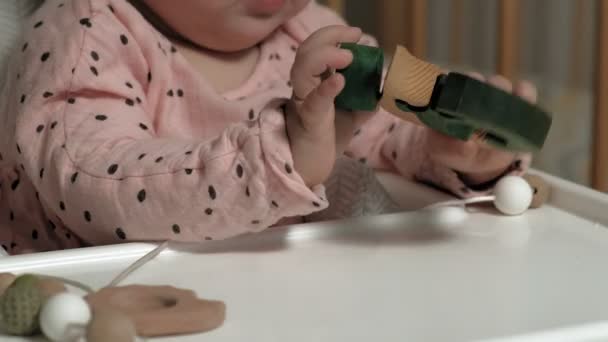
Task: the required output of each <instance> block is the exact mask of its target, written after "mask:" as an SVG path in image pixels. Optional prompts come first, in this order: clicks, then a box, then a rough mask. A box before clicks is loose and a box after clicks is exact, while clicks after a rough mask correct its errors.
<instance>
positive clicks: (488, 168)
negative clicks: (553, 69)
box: [427, 73, 537, 185]
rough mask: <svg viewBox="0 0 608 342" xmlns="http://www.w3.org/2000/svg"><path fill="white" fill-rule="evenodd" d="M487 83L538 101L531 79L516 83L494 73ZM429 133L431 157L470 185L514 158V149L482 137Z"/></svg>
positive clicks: (488, 177) (490, 176)
mask: <svg viewBox="0 0 608 342" xmlns="http://www.w3.org/2000/svg"><path fill="white" fill-rule="evenodd" d="M469 76H471V77H473V78H476V79H479V80H482V81H484V80H485V79H484V77H483V76H482V75H480V74H477V73H471V74H469ZM488 83H490V84H492V85H494V86H496V87H498V88H500V89H503V90H505V91H508V92H513V93H514V94H515V95H518V96H521V97H522V98H524V99H525V100H527V101H529V102H532V103H536V97H537V91H536V87H535V86H534V85H532V84H531V83H529V82H526V81H522V82H519V83H517V84H516V85H515V86H513V84H512V83H511V82H510V81H509V80H507V79H506V78H504V77H502V76H493V77H490V78H489V79H488ZM427 137H428V138H427V139H428V140H427V146H428V148H429V153H430V157H431V159H433V160H434V161H435V162H437V163H439V164H442V165H444V166H447V167H449V168H451V169H453V170H455V171H457V172H459V173H460V174H462V176H463V177H464V181H465V182H467V183H468V184H471V185H476V184H481V183H484V182H487V181H490V180H492V179H495V178H496V177H499V176H500V175H501V174H503V173H504V171H505V170H506V169H507V168H508V167H509V165H511V163H513V162H514V158H515V155H514V154H513V153H510V152H508V151H504V150H498V149H494V148H492V147H490V146H489V145H487V144H485V143H483V139H482V138H480V139H471V140H469V141H466V142H463V141H460V140H456V139H454V138H451V137H448V136H446V135H443V134H441V133H438V132H436V131H430V132H429V134H428V135H427Z"/></svg>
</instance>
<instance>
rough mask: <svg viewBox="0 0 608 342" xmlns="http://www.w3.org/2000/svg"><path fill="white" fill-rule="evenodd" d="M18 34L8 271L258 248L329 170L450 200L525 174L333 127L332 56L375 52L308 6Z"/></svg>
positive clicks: (221, 7)
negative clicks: (24, 256)
mask: <svg viewBox="0 0 608 342" xmlns="http://www.w3.org/2000/svg"><path fill="white" fill-rule="evenodd" d="M396 24H397V23H396ZM25 31H26V32H25V34H24V36H23V38H22V41H21V42H20V43H19V44H18V47H17V48H16V49H15V52H14V54H13V56H12V60H11V61H10V67H9V70H8V71H7V79H8V81H7V82H6V85H5V87H4V89H3V93H2V96H1V101H2V102H1V103H0V109H1V110H0V115H1V119H2V124H1V125H0V183H1V190H0V243H1V244H2V247H3V248H4V249H5V250H6V251H7V252H8V253H10V254H19V253H27V252H33V251H47V250H55V249H64V248H74V247H81V246H92V245H103V244H114V243H120V242H127V241H161V240H179V241H203V240H211V239H225V238H229V237H232V236H235V235H238V234H242V233H246V232H258V231H262V230H264V229H266V228H267V227H270V226H272V225H275V224H277V223H278V222H281V220H283V219H286V218H294V217H296V218H297V217H302V216H306V215H309V214H311V213H314V212H318V211H321V210H323V209H325V208H327V206H328V201H327V199H326V197H325V195H324V187H323V183H324V182H325V181H326V180H327V179H328V177H329V176H330V174H331V172H332V169H333V168H334V164H335V161H336V159H337V157H338V156H342V155H346V156H349V157H350V158H352V159H354V160H357V161H360V162H361V163H366V164H367V165H369V166H370V167H372V168H375V169H382V170H389V171H393V172H396V173H399V174H401V175H402V176H404V177H406V178H409V179H413V180H417V181H421V182H425V183H429V184H432V185H434V186H436V187H439V188H442V189H444V190H446V191H450V192H452V193H454V194H455V195H458V196H461V197H467V196H474V195H479V194H481V193H485V192H487V191H489V190H490V189H491V187H492V185H493V183H494V182H495V181H496V180H497V179H499V178H500V177H501V176H504V175H506V174H509V173H516V174H519V173H522V172H523V171H524V170H525V169H526V168H527V167H528V165H529V163H530V157H529V156H528V155H513V154H510V153H506V152H503V151H498V150H493V149H491V148H489V147H487V146H486V145H484V144H483V143H481V142H479V141H469V142H460V141H456V140H454V139H451V138H448V137H446V136H442V135H440V134H438V133H435V132H433V131H431V130H430V129H427V128H424V127H418V126H414V125H412V124H409V123H407V122H403V121H401V120H399V119H397V118H395V117H393V116H391V115H390V114H388V113H387V112H385V111H383V110H379V111H378V112H377V113H343V112H340V111H336V110H335V108H334V98H335V97H336V95H337V94H339V93H340V91H341V90H342V88H343V86H344V79H343V77H342V76H341V75H340V74H334V75H332V76H331V77H329V78H326V79H324V80H321V77H320V75H321V74H323V73H324V71H325V70H327V69H328V68H334V69H340V68H344V67H346V66H348V65H349V64H350V63H351V61H352V55H351V54H350V53H349V52H348V51H345V50H342V49H339V48H338V47H337V45H338V43H340V42H360V43H362V44H369V45H374V44H376V43H375V41H374V40H373V38H371V37H368V36H366V35H363V34H362V32H361V30H360V29H358V28H353V27H349V26H347V25H346V24H345V23H344V22H343V20H342V19H341V18H340V17H338V16H337V15H336V14H335V13H333V12H331V11H330V10H328V9H326V8H324V7H322V6H320V5H319V4H317V3H315V2H314V1H310V0H233V1H226V0H180V1H179V5H176V2H174V1H166V0H131V1H127V0H87V1H83V0H47V1H45V3H44V5H43V6H42V7H41V8H40V9H39V10H38V11H36V12H35V13H34V14H33V15H32V17H31V22H29V23H27V26H26V28H25ZM475 76H476V77H479V78H481V76H480V75H475ZM489 82H490V83H492V84H494V85H496V86H498V87H501V88H503V89H505V90H507V91H513V92H514V93H516V94H518V95H520V96H522V97H524V98H526V99H527V100H529V101H535V97H536V91H535V88H534V87H533V86H532V85H530V84H529V83H520V84H517V85H515V86H512V85H511V83H510V82H508V81H507V80H505V79H504V78H502V77H493V78H491V79H490V80H489Z"/></svg>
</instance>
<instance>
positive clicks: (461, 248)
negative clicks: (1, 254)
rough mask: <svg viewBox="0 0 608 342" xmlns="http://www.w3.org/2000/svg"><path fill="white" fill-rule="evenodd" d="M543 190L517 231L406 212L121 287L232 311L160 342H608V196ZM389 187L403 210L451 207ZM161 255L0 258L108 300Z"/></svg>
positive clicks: (120, 250)
mask: <svg viewBox="0 0 608 342" xmlns="http://www.w3.org/2000/svg"><path fill="white" fill-rule="evenodd" d="M543 176H544V177H545V179H546V180H548V181H549V183H550V184H551V186H552V190H553V193H552V197H551V199H550V205H548V206H546V207H544V208H542V209H537V210H532V211H529V212H528V213H526V214H525V215H523V216H521V217H504V216H499V215H497V214H496V213H494V212H493V211H490V210H487V211H483V212H478V213H473V214H471V215H470V216H469V217H468V218H467V220H466V222H465V224H464V225H463V226H462V227H453V228H445V229H443V230H438V229H432V228H430V227H429V225H428V222H427V220H426V219H427V218H428V216H425V215H423V214H421V213H420V212H409V213H408V212H405V213H400V214H393V215H384V216H379V217H369V218H364V219H356V220H349V221H341V222H330V223H323V224H305V225H300V226H291V227H285V228H276V229H271V230H268V231H267V232H265V233H260V234H256V235H250V236H244V237H240V238H236V239H232V240H227V241H210V242H206V243H204V244H202V245H172V247H171V249H170V250H167V251H165V252H163V253H162V254H161V255H160V256H159V257H157V258H156V259H155V260H153V261H152V262H150V263H149V264H147V265H145V266H144V267H143V268H141V269H140V270H138V271H137V272H135V273H134V274H132V275H131V276H129V277H128V278H127V279H126V280H125V282H124V284H129V283H139V284H163V285H164V284H168V285H173V286H177V287H181V288H191V289H194V290H196V292H197V293H198V295H199V296H201V297H203V298H208V299H218V300H222V301H224V302H225V303H226V305H227V320H226V322H225V324H224V326H223V327H221V328H220V329H218V330H216V331H213V332H211V333H208V334H205V335H198V336H182V337H173V338H165V339H158V341H176V342H181V341H184V342H186V341H193V342H194V341H208V342H237V341H238V342H242V341H264V342H271V341H280V342H284V341H290V342H298V341H303V342H304V341H305V342H309V341H332V342H333V341H348V342H356V341H362V342H369V341H382V342H390V341H395V342H403V341H415V342H418V341H420V342H435V341H442V342H443V341H448V342H460V341H476V342H481V341H484V342H490V341H492V342H507V341H508V342H532V341H534V342H536V341H568V342H576V341H608V272H607V270H608V266H607V265H608V230H607V229H606V226H608V196H606V195H603V194H599V193H596V192H593V191H591V190H589V189H586V188H582V187H579V186H577V185H574V184H571V183H568V182H566V181H563V180H561V179H557V178H554V177H550V176H547V175H543ZM381 180H382V182H383V183H384V184H385V185H387V188H388V189H391V190H392V194H393V195H394V197H395V198H396V199H397V200H398V201H399V202H400V203H401V204H402V205H403V207H404V208H405V209H407V210H410V209H415V208H419V207H422V206H424V205H427V204H430V203H432V202H436V201H439V200H443V199H445V197H446V196H445V195H443V194H440V193H438V192H435V191H433V190H430V189H428V188H426V187H423V186H420V185H417V184H413V183H408V182H405V181H402V180H400V179H398V178H396V177H395V176H390V175H384V174H383V175H381ZM154 247H155V246H153V245H148V244H126V245H119V246H110V247H99V248H88V249H82V250H73V251H63V252H53V253H44V254H38V255H30V256H16V257H8V258H0V272H17V273H23V272H35V273H43V274H50V275H56V276H62V277H68V278H71V279H74V280H78V281H81V282H84V283H86V284H89V285H91V286H94V287H101V286H103V285H105V284H107V283H108V282H109V281H110V280H111V279H112V278H113V277H114V276H115V275H116V274H117V273H119V272H120V271H121V270H122V269H124V268H125V267H126V266H127V265H129V264H130V263H131V262H133V261H135V260H136V259H137V258H139V257H141V256H142V255H144V254H145V253H146V252H148V251H150V250H151V249H153V248H154ZM0 340H2V341H29V340H23V339H18V338H8V337H0Z"/></svg>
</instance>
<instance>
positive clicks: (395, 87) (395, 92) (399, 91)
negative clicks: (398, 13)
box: [380, 46, 443, 124]
mask: <svg viewBox="0 0 608 342" xmlns="http://www.w3.org/2000/svg"><path fill="white" fill-rule="evenodd" d="M442 73H443V72H442V70H441V68H439V67H438V66H436V65H434V64H431V63H428V62H426V61H423V60H421V59H418V58H416V57H415V56H413V55H412V54H411V53H410V52H409V51H408V50H407V49H406V48H405V47H403V46H397V49H396V50H395V54H394V55H393V59H392V62H391V65H390V67H389V69H388V72H387V74H386V80H385V81H384V87H383V90H382V98H381V100H380V106H382V108H384V109H385V110H386V111H388V112H389V113H392V114H393V115H395V116H397V117H400V118H401V119H403V120H406V121H410V122H413V123H417V124H421V122H420V120H419V119H418V117H417V116H415V115H414V114H412V113H408V112H403V111H401V110H400V109H399V108H398V107H397V106H396V105H395V100H397V99H399V100H403V101H405V102H407V103H408V104H410V105H412V106H415V107H425V106H428V105H429V104H430V102H431V96H432V95H433V90H434V88H435V83H436V82H437V78H438V77H439V76H440V75H441V74H442Z"/></svg>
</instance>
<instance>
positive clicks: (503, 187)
mask: <svg viewBox="0 0 608 342" xmlns="http://www.w3.org/2000/svg"><path fill="white" fill-rule="evenodd" d="M494 196H495V199H494V206H495V207H496V209H498V210H499V211H500V212H501V213H503V214H505V215H511V216H515V215H521V214H523V213H524V212H525V211H526V210H528V208H529V207H530V204H531V203H532V196H533V192H532V188H531V187H530V185H529V184H528V182H526V181H525V180H524V179H523V178H521V177H517V176H507V177H504V178H503V179H501V180H500V181H499V182H498V183H497V184H496V186H495V187H494Z"/></svg>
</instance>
